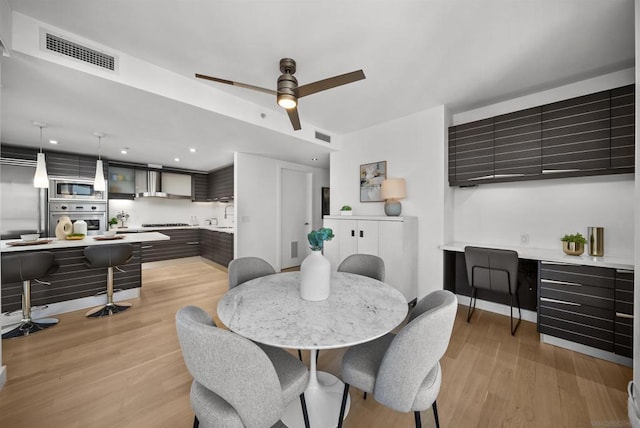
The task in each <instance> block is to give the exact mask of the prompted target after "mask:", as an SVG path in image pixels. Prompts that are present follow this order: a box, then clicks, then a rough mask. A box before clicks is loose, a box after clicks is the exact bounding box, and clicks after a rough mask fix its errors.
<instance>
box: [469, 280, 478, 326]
mask: <svg viewBox="0 0 640 428" xmlns="http://www.w3.org/2000/svg"><path fill="white" fill-rule="evenodd" d="M477 293H478V289H477V288H476V287H471V300H469V310H468V312H467V322H469V321H470V320H471V316H472V315H473V312H474V311H475V310H476V301H477V300H478V298H477V297H476V295H477ZM472 307H473V308H472Z"/></svg>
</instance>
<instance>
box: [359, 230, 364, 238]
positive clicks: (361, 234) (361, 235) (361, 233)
mask: <svg viewBox="0 0 640 428" xmlns="http://www.w3.org/2000/svg"><path fill="white" fill-rule="evenodd" d="M360 237H361V238H364V231H362V230H361V231H360Z"/></svg>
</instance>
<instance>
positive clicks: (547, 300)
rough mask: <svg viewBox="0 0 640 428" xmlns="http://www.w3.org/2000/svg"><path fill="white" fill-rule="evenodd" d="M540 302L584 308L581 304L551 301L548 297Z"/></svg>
mask: <svg viewBox="0 0 640 428" xmlns="http://www.w3.org/2000/svg"><path fill="white" fill-rule="evenodd" d="M540 301H541V302H547V303H560V304H561V305H569V306H578V307H580V306H582V305H581V304H580V303H575V302H567V301H565V300H556V299H549V298H548V297H541V298H540Z"/></svg>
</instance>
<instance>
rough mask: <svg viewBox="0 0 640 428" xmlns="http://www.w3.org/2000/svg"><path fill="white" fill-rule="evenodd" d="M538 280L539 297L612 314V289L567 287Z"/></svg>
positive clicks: (579, 286) (563, 284) (580, 286)
mask: <svg viewBox="0 0 640 428" xmlns="http://www.w3.org/2000/svg"><path fill="white" fill-rule="evenodd" d="M548 281H549V280H544V279H541V280H540V297H541V298H549V299H554V300H561V301H564V302H572V303H577V304H580V305H587V306H593V307H597V308H603V309H607V310H609V311H612V312H613V309H614V307H613V306H614V305H613V298H614V291H613V289H612V288H602V287H591V286H587V285H567V284H565V283H561V282H548Z"/></svg>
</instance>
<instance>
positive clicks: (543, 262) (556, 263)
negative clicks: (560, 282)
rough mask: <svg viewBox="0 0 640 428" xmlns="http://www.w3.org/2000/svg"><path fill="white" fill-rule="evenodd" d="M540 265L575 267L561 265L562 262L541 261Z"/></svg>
mask: <svg viewBox="0 0 640 428" xmlns="http://www.w3.org/2000/svg"><path fill="white" fill-rule="evenodd" d="M540 263H541V264H543V265H550V266H575V265H570V264H569V263H561V262H547V261H541V262H540Z"/></svg>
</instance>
